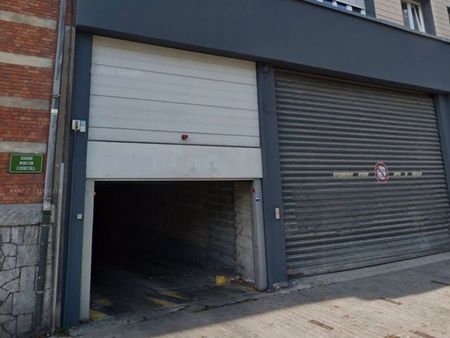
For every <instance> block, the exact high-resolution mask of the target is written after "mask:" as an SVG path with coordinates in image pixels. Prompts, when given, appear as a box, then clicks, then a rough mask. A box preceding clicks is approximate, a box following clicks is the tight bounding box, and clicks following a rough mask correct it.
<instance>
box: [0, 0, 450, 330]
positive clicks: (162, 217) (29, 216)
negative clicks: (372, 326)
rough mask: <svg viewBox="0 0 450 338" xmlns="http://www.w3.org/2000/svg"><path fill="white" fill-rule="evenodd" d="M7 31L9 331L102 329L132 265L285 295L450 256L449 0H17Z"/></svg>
mask: <svg viewBox="0 0 450 338" xmlns="http://www.w3.org/2000/svg"><path fill="white" fill-rule="evenodd" d="M61 9H62V10H61ZM66 9H67V10H66ZM61 13H62V14H61ZM63 14H66V15H63ZM63 18H64V19H65V20H62V19H63ZM58 27H62V29H59V30H58ZM0 30H1V32H2V33H3V34H1V37H0V39H1V41H2V43H1V44H0V71H1V72H2V74H3V76H2V77H1V80H0V83H1V86H0V88H1V92H0V112H1V115H0V116H1V119H2V121H3V123H2V124H1V126H0V130H1V132H0V138H1V139H0V163H1V164H0V165H1V168H2V169H1V172H0V177H1V181H0V236H1V251H0V264H1V265H0V267H1V268H0V333H1V334H0V335H1V336H2V337H3V336H5V337H6V336H8V335H9V336H20V335H26V334H28V333H29V332H31V331H32V330H34V329H36V328H38V329H42V328H47V329H52V328H54V327H55V326H60V325H62V326H72V325H76V324H77V323H79V322H80V320H87V319H89V311H90V301H91V289H92V284H91V282H92V283H94V282H93V280H94V279H93V278H92V271H93V269H94V266H95V264H94V263H92V262H94V261H95V259H97V258H98V259H100V258H101V259H104V258H105V257H104V256H111V255H112V254H113V253H114V254H118V255H119V256H127V255H131V254H130V252H133V254H135V255H139V256H142V255H144V253H145V254H150V252H151V254H152V255H155V254H157V253H161V252H163V251H164V252H166V253H167V252H168V254H167V255H166V256H165V258H167V257H169V256H170V257H175V256H177V255H178V256H183V258H185V259H188V258H189V259H191V261H193V262H194V261H195V262H200V261H201V262H202V264H203V263H205V265H208V264H209V265H213V266H214V267H215V268H217V267H220V268H223V269H225V270H227V271H232V272H233V273H236V274H239V275H240V276H242V278H243V279H245V280H246V281H249V282H251V283H253V284H255V285H256V286H257V288H259V289H261V290H264V289H267V288H269V289H276V288H279V287H283V286H286V285H288V284H289V282H290V281H292V280H293V279H296V278H301V277H302V276H311V275H317V274H323V273H330V272H338V271H343V270H348V269H355V268H360V267H366V266H371V265H378V264H383V263H388V262H393V261H398V260H403V259H411V258H415V257H419V256H425V255H431V254H434V253H439V252H444V251H448V250H449V249H450V247H449V244H450V233H449V218H450V213H449V211H450V209H449V208H450V204H449V193H448V180H449V177H450V172H449V170H450V163H449V161H450V159H449V154H448V152H449V151H450V150H449V149H450V148H449V147H450V129H449V128H450V117H449V114H450V66H449V62H448V60H450V42H449V41H450V1H449V0H426V1H415V0H414V1H413V0H411V1H410V0H405V1H400V0H365V1H364V0H343V1H328V0H323V1H316V0H304V1H302V0H248V1H245V2H242V1H227V2H223V1H216V0H213V1H208V2H207V3H205V2H203V1H190V2H186V1H178V0H166V1H153V2H148V1H140V0H133V1H121V0H111V1H108V2H107V3H106V2H104V1H100V0H89V1H88V0H78V1H77V3H76V4H71V3H66V2H65V1H56V0H55V1H53V0H52V1H27V2H22V1H17V0H16V1H13V0H8V1H3V2H2V4H0ZM58 32H59V33H58ZM55 84H56V85H55ZM47 154H48V155H47ZM49 159H50V160H49ZM40 161H41V162H40ZM47 163H48V165H47V166H46V164H47ZM30 166H31V167H33V168H31V169H30ZM41 167H42V168H41ZM46 167H47V170H46V169H45V168H46ZM49 186H50V188H51V189H50V190H48V189H46V187H47V188H48V187H49ZM46 191H47V193H46ZM124 196H125V197H124ZM50 198H51V202H50ZM94 200H95V203H94ZM43 208H44V209H43ZM43 210H44V211H43ZM150 225H152V226H150ZM106 242H108V244H105V243H106ZM149 247H151V250H150V249H149ZM152 250H153V251H152ZM99 253H100V254H99ZM133 257H134V256H133ZM43 314H45V315H43ZM46 314H49V315H46Z"/></svg>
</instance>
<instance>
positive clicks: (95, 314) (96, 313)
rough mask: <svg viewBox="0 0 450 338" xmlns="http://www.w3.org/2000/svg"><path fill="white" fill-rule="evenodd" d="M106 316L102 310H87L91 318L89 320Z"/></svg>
mask: <svg viewBox="0 0 450 338" xmlns="http://www.w3.org/2000/svg"><path fill="white" fill-rule="evenodd" d="M105 317H106V315H105V314H104V313H103V312H100V311H97V310H92V309H91V310H90V311H89V318H90V319H91V320H94V321H95V320H100V319H103V318H105Z"/></svg>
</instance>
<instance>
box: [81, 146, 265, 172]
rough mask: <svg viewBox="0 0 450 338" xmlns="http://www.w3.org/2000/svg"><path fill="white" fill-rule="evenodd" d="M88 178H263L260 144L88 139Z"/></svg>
mask: <svg viewBox="0 0 450 338" xmlns="http://www.w3.org/2000/svg"><path fill="white" fill-rule="evenodd" d="M87 161H88V163H89V165H88V168H87V173H86V176H87V178H94V179H111V180H141V179H142V180H146V179H156V180H164V179H168V180H171V179H174V178H177V179H186V180H192V179H248V178H261V177H262V168H261V152H260V150H259V149H258V148H238V147H212V146H186V145H171V144H151V143H147V144H143V143H118V142H96V141H89V143H88V153H87Z"/></svg>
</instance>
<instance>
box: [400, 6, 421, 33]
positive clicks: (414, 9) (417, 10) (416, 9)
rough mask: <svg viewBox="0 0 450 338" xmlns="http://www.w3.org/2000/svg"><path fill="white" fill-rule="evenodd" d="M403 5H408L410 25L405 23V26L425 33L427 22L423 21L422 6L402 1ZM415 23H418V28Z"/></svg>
mask: <svg viewBox="0 0 450 338" xmlns="http://www.w3.org/2000/svg"><path fill="white" fill-rule="evenodd" d="M402 4H406V10H407V12H408V13H407V14H408V23H406V22H405V24H409V27H408V28H410V29H412V30H415V31H419V32H422V33H425V32H426V31H425V21H424V19H423V10H422V4H421V3H420V2H418V1H413V0H407V1H402ZM402 11H403V6H402ZM414 19H415V20H414ZM415 23H417V26H418V27H416V24H415Z"/></svg>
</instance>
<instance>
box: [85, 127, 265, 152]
mask: <svg viewBox="0 0 450 338" xmlns="http://www.w3.org/2000/svg"><path fill="white" fill-rule="evenodd" d="M90 134H91V135H90V137H89V139H90V140H92V141H115V142H135V143H162V144H185V143H186V141H183V140H182V138H181V137H180V135H181V134H184V131H183V130H179V131H156V130H138V129H118V128H95V127H91V128H90ZM224 143H226V144H227V145H228V146H235V147H241V146H242V147H254V148H256V147H259V137H257V136H237V135H224V134H218V133H212V134H206V133H196V132H192V131H189V144H191V145H193V144H195V145H211V146H213V145H217V146H220V145H223V144H224Z"/></svg>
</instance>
